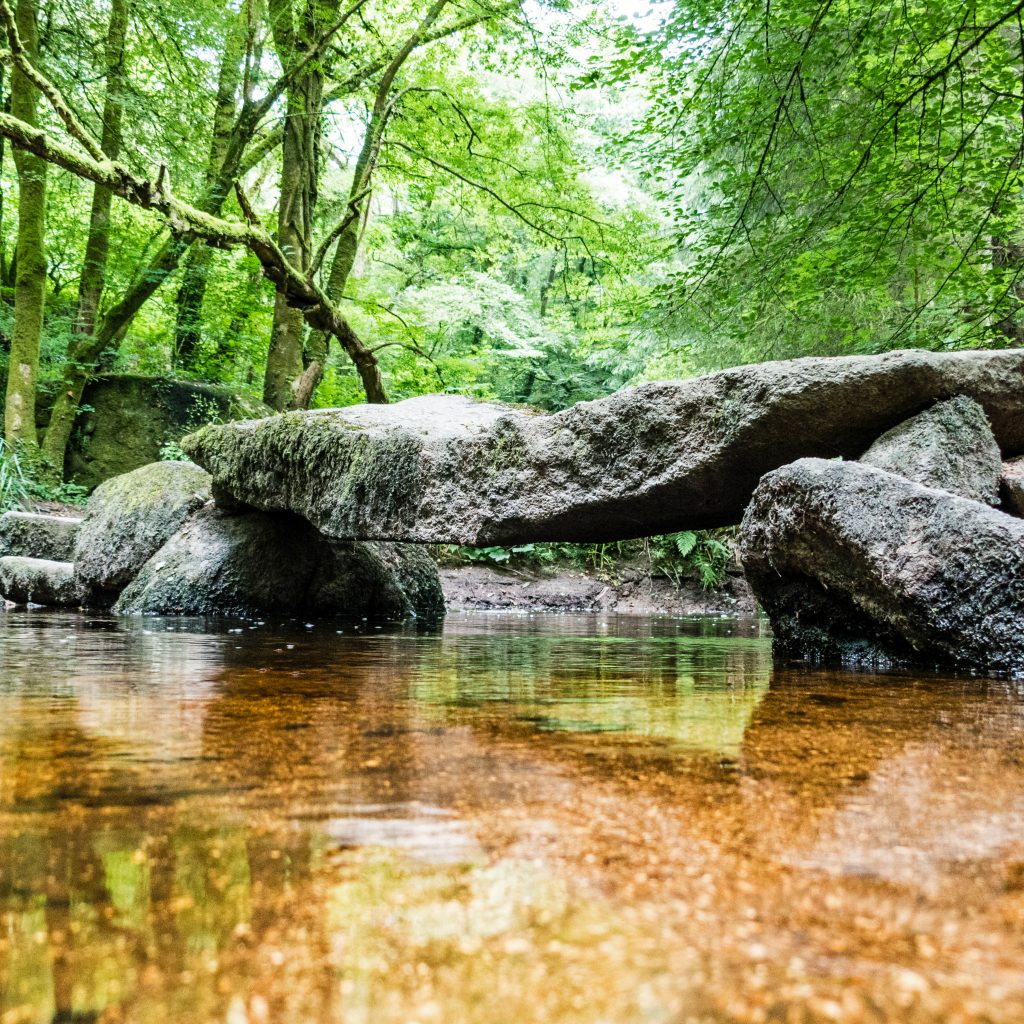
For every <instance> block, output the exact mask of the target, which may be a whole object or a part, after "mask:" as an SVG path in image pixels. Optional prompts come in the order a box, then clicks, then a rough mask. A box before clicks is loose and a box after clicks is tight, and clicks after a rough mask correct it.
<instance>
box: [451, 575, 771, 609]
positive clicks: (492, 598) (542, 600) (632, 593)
mask: <svg viewBox="0 0 1024 1024" xmlns="http://www.w3.org/2000/svg"><path fill="white" fill-rule="evenodd" d="M441 588H442V590H443V591H444V599H445V604H446V605H447V607H448V609H449V610H450V611H473V610H475V611H481V610H495V611H499V610H500V611H586V612H615V613H617V614H623V615H753V614H755V613H756V611H757V605H756V602H755V601H754V595H753V594H752V593H751V590H750V587H749V586H748V585H747V582H746V580H745V579H744V578H743V577H742V576H741V575H738V574H736V575H733V574H729V575H728V576H727V577H726V578H725V580H724V582H723V584H722V586H721V587H720V588H717V589H713V590H705V589H704V588H703V587H701V586H700V584H699V583H698V582H697V581H696V580H682V581H681V582H680V585H679V586H678V587H677V586H676V585H675V583H674V582H673V581H672V580H670V579H668V578H666V577H663V576H651V575H650V573H649V572H646V571H644V569H643V568H641V567H639V566H636V567H633V566H630V567H625V568H623V569H622V570H620V571H619V572H618V573H617V574H616V575H615V577H612V578H609V577H608V576H607V575H606V574H603V575H599V574H597V573H595V572H587V571H585V570H582V569H574V568H561V567H560V568H557V569H533V568H505V567H498V566H491V565H480V564H471V565H457V566H442V567H441Z"/></svg>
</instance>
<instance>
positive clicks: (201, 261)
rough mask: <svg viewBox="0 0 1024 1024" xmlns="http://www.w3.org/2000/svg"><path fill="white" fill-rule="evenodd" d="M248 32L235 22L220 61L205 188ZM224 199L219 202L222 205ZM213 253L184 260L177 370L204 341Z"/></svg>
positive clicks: (220, 151)
mask: <svg viewBox="0 0 1024 1024" xmlns="http://www.w3.org/2000/svg"><path fill="white" fill-rule="evenodd" d="M247 32H248V25H247V24H246V18H245V17H244V12H243V15H241V16H239V17H238V18H236V20H235V22H234V24H233V25H232V28H231V31H230V33H229V35H228V38H227V45H226V46H225V48H224V56H223V58H222V59H221V64H220V73H219V75H218V78H217V99H216V101H215V104H214V111H213V133H212V136H211V139H210V155H209V159H208V161H207V165H206V188H207V190H208V191H212V190H214V189H215V188H216V187H217V182H216V178H217V173H218V171H219V169H220V167H221V165H222V164H223V163H224V157H225V154H226V153H227V149H228V142H229V140H230V138H231V128H232V125H233V123H234V119H235V112H236V110H237V106H238V87H239V85H240V84H241V81H242V58H243V57H244V55H245V42H246V36H247ZM223 199H224V197H223V196H221V197H220V200H221V202H223ZM211 257H212V253H211V251H210V248H209V246H206V245H203V243H202V242H196V243H195V244H194V245H193V246H192V248H191V249H190V250H189V253H188V256H187V257H186V258H185V266H184V269H183V271H182V278H181V287H180V288H179V289H178V298H177V302H178V312H177V317H176V319H175V325H174V355H173V361H174V365H175V366H180V367H182V368H183V369H186V370H193V371H194V370H195V368H196V356H197V352H198V349H199V345H200V343H201V341H202V315H203V299H204V298H205V297H206V282H207V275H208V274H209V269H210V261H211Z"/></svg>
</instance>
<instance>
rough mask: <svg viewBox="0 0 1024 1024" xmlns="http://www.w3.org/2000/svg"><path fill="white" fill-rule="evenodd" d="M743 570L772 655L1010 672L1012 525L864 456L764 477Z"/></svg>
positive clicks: (1023, 556) (1016, 649) (1015, 592)
mask: <svg viewBox="0 0 1024 1024" xmlns="http://www.w3.org/2000/svg"><path fill="white" fill-rule="evenodd" d="M741 541H742V543H741V555H742V559H743V568H744V572H745V574H746V576H747V579H748V581H749V582H750V584H751V586H752V587H753V589H754V593H755V594H756V595H757V598H758V600H759V601H760V602H761V604H762V605H763V606H764V609H765V611H766V612H767V613H768V616H769V618H770V619H771V623H772V633H773V636H774V643H775V648H776V651H777V652H778V653H779V654H783V655H787V656H792V657H798V658H803V659H807V660H811V661H819V662H830V661H834V662H847V663H859V664H875V665H877V664H883V665H884V664H893V663H915V664H925V665H929V666H936V667H938V666H944V667H953V668H960V669H969V670H974V671H977V670H981V671H999V672H1005V673H1010V674H1013V675H1017V676H1020V675H1024V644H1022V643H1021V637H1022V636H1024V522H1022V521H1021V520H1020V519H1016V518H1014V517H1012V516H1009V515H1006V514H1005V513H1003V512H1000V511H998V510H996V509H993V508H990V507H988V506H987V505H984V504H982V503H981V502H978V501H974V500H971V499H969V498H962V497H960V496H958V495H954V494H951V493H949V492H948V491H945V490H938V489H936V488H930V487H923V486H922V485H920V484H917V483H914V482H912V481H910V480H908V479H906V478H904V477H902V476H896V475H895V474H892V473H886V472H883V471H882V470H879V469H876V468H874V467H873V466H866V465H861V464H858V463H850V462H837V461H826V460H822V459H801V460H799V461H797V462H794V463H793V464H792V465H789V466H784V467H783V468H781V469H778V470H775V471H774V472H772V473H769V474H767V475H766V476H765V477H764V479H763V480H762V481H761V483H760V484H759V485H758V487H757V490H756V491H755V492H754V496H753V499H752V500H751V503H750V506H749V508H748V509H747V512H746V515H745V516H744V519H743V526H742V529H741Z"/></svg>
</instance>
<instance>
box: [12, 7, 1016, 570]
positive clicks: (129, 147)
mask: <svg viewBox="0 0 1024 1024" xmlns="http://www.w3.org/2000/svg"><path fill="white" fill-rule="evenodd" d="M1022 11H1024V3H1020V4H1011V3H999V2H997V0H984V2H978V3H973V4H969V5H954V4H928V5H907V4H905V3H895V2H882V3H878V2H874V0H845V2H843V3H838V2H835V0H820V2H815V3H799V2H794V0H786V2H782V3H771V4H767V3H751V2H747V0H726V2H725V3H715V4H712V3H707V2H705V0H668V2H665V3H662V4H660V5H657V6H656V7H655V8H654V10H653V12H647V11H646V9H643V10H641V9H639V8H637V9H634V8H633V7H631V6H630V5H629V4H628V3H627V2H626V0H616V2H611V0H590V2H585V0H542V2H530V3H527V4H523V5H520V4H519V3H517V2H509V3H504V4H503V3H498V4H492V3H485V2H483V0H467V2H465V3H460V4H458V5H456V4H455V3H454V2H449V0H435V2H434V3H433V4H432V5H426V4H416V3H413V2H412V0H388V2H386V3H385V2H384V0H356V2H355V3H353V4H351V5H350V6H346V5H345V4H344V3H342V2H341V0H190V2H189V3H188V4H185V3H182V2H181V0H169V2H167V3H161V4H157V5H152V4H141V3H138V2H137V0H84V2H76V3H70V2H69V0H0V22H2V26H0V27H2V29H3V36H4V37H6V43H7V49H5V50H3V52H2V55H0V56H2V59H0V108H2V109H3V110H4V111H5V113H2V114H0V364H2V365H0V371H3V372H4V373H5V374H6V376H7V379H8V387H7V394H8V400H7V407H8V411H9V412H10V413H11V415H10V416H9V417H8V421H7V428H8V429H7V435H8V436H7V440H8V442H9V443H10V444H11V445H13V446H14V447H13V448H12V452H17V455H18V458H19V459H20V462H19V463H18V467H16V468H11V472H12V473H15V476H17V475H18V474H20V475H22V476H26V477H27V478H33V479H40V480H42V481H44V483H45V487H46V488H48V490H47V492H46V493H57V492H58V491H57V489H58V488H59V486H60V483H61V476H62V469H63V458H62V457H63V453H64V451H65V448H66V445H67V443H68V440H69V438H70V436H71V430H72V425H73V422H74V418H75V415H76V413H77V411H78V409H79V406H80V404H81V401H82V398H81V396H82V392H83V388H84V386H85V384H86V383H87V382H88V380H89V378H90V376H92V375H94V374H96V373H97V372H101V371H106V370H111V369H112V370H125V371H135V372H144V373H152V374H163V375H176V376H181V377H187V378H194V379H197V380H203V381H210V382H217V383H223V384H227V385H229V386H231V387H232V388H235V389H237V390H238V391H240V392H245V393H248V394H249V395H250V396H252V397H257V398H263V399H264V400H265V401H266V402H268V403H269V404H270V405H271V406H272V407H273V408H276V409H282V408H287V407H299V408H302V407H307V406H311V405H312V406H328V405H338V404H349V403H353V402H359V401H364V400H366V399H367V398H369V399H370V400H372V401H380V400H384V399H387V400H392V401H393V400H398V399H401V398H405V397H409V396H412V395H416V394H422V393H424V392H430V391H450V392H459V393H464V394H470V395H477V396H481V397H492V398H499V399H503V400H506V401H510V402H520V403H527V404H530V405H534V406H537V407H539V408H542V409H546V410H555V409H560V408H564V407H566V406H568V405H571V404H573V403H574V402H577V401H580V400H585V399H591V398H596V397H599V396H601V395H604V394H608V393H610V392H611V391H614V390H616V389H617V388H619V387H622V386H623V385H625V384H628V383H630V382H634V381H638V380H643V379H651V378H656V377H663V376H673V375H680V374H689V373H694V372H698V371H700V370H702V369H707V368H716V367H720V366H726V365H732V364H736V363H740V362H744V361H754V360H761V359H766V358H774V357H788V356H796V355H805V354H820V355H833V354H843V353H850V352H863V351H878V350H884V349H886V348H890V347H903V346H925V347H929V348H943V347H964V346H968V347H969V346H980V345H987V346H1001V345H1017V344H1019V343H1020V342H1021V340H1022V338H1024V313H1022V310H1021V304H1022V301H1024V282H1021V281H1020V280H1019V276H1020V271H1021V265H1022V259H1024V234H1022V231H1021V217H1022V212H1024V211H1022V195H1021V186H1022V184H1024V182H1022V177H1021V176H1022V173H1024V171H1022V160H1021V155H1022V146H1024V29H1022V13H1021V12H1022ZM638 15H639V17H638ZM631 16H632V17H631ZM7 111H9V113H7ZM33 124H34V125H36V126H38V127H39V128H41V129H44V130H45V131H46V133H47V138H48V139H51V140H56V142H57V143H59V144H60V145H63V146H64V147H65V148H64V149H63V150H61V151H59V152H58V151H56V150H55V149H54V148H53V147H52V145H51V147H50V148H49V149H46V148H45V147H43V148H42V149H40V146H41V145H42V144H39V145H37V146H36V148H35V153H36V156H33V157H32V159H31V160H27V159H22V156H23V155H25V154H28V151H29V150H30V149H32V145H31V144H30V135H31V131H32V127H33ZM16 155H17V156H18V159H17V160H15V159H14V157H15V156H16ZM40 156H41V159H40V158H39V157H40ZM104 157H108V158H112V159H116V160H119V161H120V163H119V164H117V165H114V164H111V163H110V162H109V161H107V160H104ZM112 167H113V168H115V170H116V173H114V174H112V173H111V168H112ZM43 171H45V172H46V173H45V175H43V173H42V172H43ZM40 197H42V198H43V200H44V202H45V221H44V222H43V221H40V220H39V216H38V214H39V201H40ZM182 204H187V205H182ZM41 225H42V226H43V227H44V231H43V235H42V236H41V237H40V236H39V230H38V229H39V228H40V226H41ZM207 242H209V243H210V244H209V245H207V244H206V243H207ZM19 246H20V250H21V251H18V249H19ZM40 296H43V297H44V298H45V307H44V310H43V314H44V315H43V316H42V318H41V319H40V317H39V311H40V307H39V298H40ZM12 343H13V344H15V348H16V351H17V352H18V355H17V363H18V369H17V372H15V373H7V370H8V364H9V362H10V359H11V346H12ZM33 346H35V347H34V348H33ZM36 364H38V365H36ZM37 372H38V383H35V376H36V373H37ZM12 403H14V404H12ZM51 409H52V412H51V411H50V410H51ZM31 422H34V423H35V424H36V426H37V428H38V430H37V431H33V429H32V428H31V425H29V426H28V427H26V425H25V424H26V423H29V424H31ZM37 436H38V446H37V444H36V439H37ZM167 454H175V451H174V449H173V446H172V447H170V448H168V451H167ZM11 479H14V477H12V478H11ZM689 538H690V535H680V536H679V537H674V538H671V539H669V540H665V541H658V542H657V544H656V545H655V547H654V548H652V549H651V550H652V556H651V557H652V559H653V558H655V555H654V553H653V552H654V551H655V548H658V545H661V546H662V547H664V548H665V551H666V552H668V554H666V555H665V558H664V561H665V565H666V566H667V567H668V568H667V571H670V572H672V571H674V570H673V569H672V568H671V566H672V565H674V564H675V562H674V560H676V559H682V560H683V561H684V562H685V563H686V565H687V566H688V570H687V571H697V572H698V573H700V574H702V575H704V576H705V578H706V579H711V578H712V577H713V575H714V572H713V571H712V570H711V569H708V570H707V571H706V572H705V570H704V569H702V568H701V565H702V564H707V565H709V566H713V565H715V564H717V562H720V561H721V558H722V557H723V556H722V552H721V551H717V549H715V547H714V544H715V543H717V540H716V539H715V538H709V537H705V536H703V535H701V536H699V537H698V536H693V538H692V539H689ZM680 545H682V547H686V545H692V546H691V547H690V548H689V549H688V550H685V551H683V550H682V548H681V547H680ZM659 550H660V549H659ZM671 552H674V554H671ZM513 554H516V555H523V554H525V553H524V552H518V553H513ZM670 554H671V557H670ZM547 556H548V555H547V554H544V556H543V557H547ZM572 557H582V558H588V557H591V558H592V557H597V556H592V555H587V554H584V555H579V554H578V553H577V554H573V555H572ZM716 560H717V561H716Z"/></svg>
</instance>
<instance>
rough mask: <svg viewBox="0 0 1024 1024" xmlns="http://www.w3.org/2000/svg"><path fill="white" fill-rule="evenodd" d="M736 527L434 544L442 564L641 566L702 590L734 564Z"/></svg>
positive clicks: (610, 569)
mask: <svg viewBox="0 0 1024 1024" xmlns="http://www.w3.org/2000/svg"><path fill="white" fill-rule="evenodd" d="M735 535H736V529H735V528H734V527H731V528H729V529H722V530H683V531H681V532H680V533H667V534H663V535H661V536H657V537H645V538H643V539H642V540H627V541H614V542H612V543H609V544H569V543H563V542H551V543H539V544H515V545H512V546H509V547H506V546H502V545H497V544H495V545H491V546H488V547H465V546H462V545H456V544H439V545H437V546H436V547H435V549H434V555H435V557H436V558H437V560H438V561H439V562H441V563H442V564H447V565H466V564H468V563H474V562H475V563H483V564H487V565H496V566H507V567H509V568H518V569H552V570H553V569H557V568H559V567H567V568H568V567H572V568H577V569H586V570H589V571H591V572H595V573H596V574H597V575H598V576H599V577H601V578H602V579H607V580H610V581H614V580H616V579H617V577H618V576H619V574H620V572H621V571H622V569H624V568H625V567H626V566H635V565H637V564H638V563H639V564H640V565H644V564H645V563H646V567H647V569H648V570H649V572H650V574H651V575H652V576H663V577H666V578H668V579H670V580H671V581H672V583H673V584H674V585H675V586H676V587H680V586H681V585H682V584H683V582H684V581H685V580H691V579H694V580H697V581H698V582H699V583H700V585H701V586H702V587H704V588H705V589H706V590H714V589H716V588H718V587H720V586H722V584H723V583H724V582H725V580H726V577H727V576H728V573H729V569H730V568H732V567H734V566H735V565H736V556H735V552H734V547H733V538H734V537H735Z"/></svg>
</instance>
